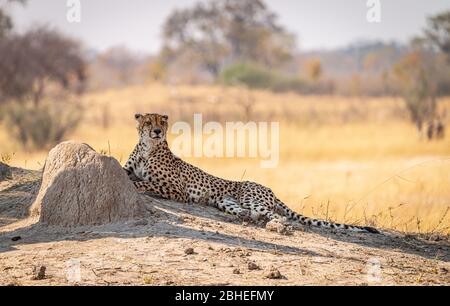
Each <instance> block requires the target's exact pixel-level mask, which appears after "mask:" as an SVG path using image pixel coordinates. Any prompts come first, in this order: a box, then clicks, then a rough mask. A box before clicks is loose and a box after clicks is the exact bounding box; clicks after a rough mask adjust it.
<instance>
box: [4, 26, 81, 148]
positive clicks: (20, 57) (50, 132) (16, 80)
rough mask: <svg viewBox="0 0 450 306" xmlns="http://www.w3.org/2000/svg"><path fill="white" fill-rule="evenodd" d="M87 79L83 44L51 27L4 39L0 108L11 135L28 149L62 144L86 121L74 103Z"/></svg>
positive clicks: (10, 35)
mask: <svg viewBox="0 0 450 306" xmlns="http://www.w3.org/2000/svg"><path fill="white" fill-rule="evenodd" d="M85 80H86V74H85V62H84V59H83V57H82V52H81V48H80V45H79V44H78V43H77V42H76V41H73V40H71V39H70V38H67V37H65V36H63V35H62V34H60V33H59V32H56V31H53V30H50V29H48V28H46V27H38V28H37V29H34V30H31V31H28V32H26V33H25V34H23V35H19V34H9V35H7V36H6V37H3V38H2V39H1V40H0V106H1V107H2V111H1V113H2V115H3V119H2V120H4V121H5V124H6V125H7V126H8V131H9V132H10V133H11V135H13V136H14V137H15V138H16V139H17V140H18V141H19V142H20V143H22V144H23V145H24V146H25V147H26V148H32V149H42V148H46V147H47V146H50V145H54V144H56V143H58V142H60V141H61V140H62V139H63V138H64V136H65V135H66V134H67V133H68V132H70V131H71V130H73V129H74V128H75V127H76V126H77V124H78V123H79V121H80V119H81V108H80V106H79V105H78V104H76V103H71V102H72V100H73V98H75V97H76V96H77V95H78V94H80V93H82V91H83V89H84V84H85Z"/></svg>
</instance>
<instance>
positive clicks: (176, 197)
mask: <svg viewBox="0 0 450 306" xmlns="http://www.w3.org/2000/svg"><path fill="white" fill-rule="evenodd" d="M133 184H134V187H136V189H137V190H138V191H139V192H144V193H149V194H150V195H153V196H157V197H161V198H163V199H167V200H172V201H177V202H181V203H186V197H185V196H184V195H183V193H182V192H179V191H178V190H176V189H175V188H174V187H164V186H160V185H157V184H154V183H152V181H146V182H143V181H140V182H133Z"/></svg>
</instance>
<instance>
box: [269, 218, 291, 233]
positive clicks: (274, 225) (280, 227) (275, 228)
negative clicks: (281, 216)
mask: <svg viewBox="0 0 450 306" xmlns="http://www.w3.org/2000/svg"><path fill="white" fill-rule="evenodd" d="M266 229H267V230H268V231H271V232H276V233H279V234H286V233H287V232H288V230H287V227H286V226H285V225H284V224H283V223H281V222H280V221H278V220H272V221H270V222H268V223H267V224H266Z"/></svg>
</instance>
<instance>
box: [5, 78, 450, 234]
mask: <svg viewBox="0 0 450 306" xmlns="http://www.w3.org/2000/svg"><path fill="white" fill-rule="evenodd" d="M80 103H81V104H82V106H83V109H84V119H83V122H82V124H81V125H80V126H79V127H78V128H77V130H76V131H75V132H74V133H72V134H71V135H70V136H69V137H68V139H73V140H77V141H81V142H85V143H88V144H90V145H91V146H92V147H94V148H95V149H96V150H97V151H99V152H101V153H103V154H106V155H111V156H113V157H115V158H117V159H118V160H119V161H120V162H121V163H122V164H123V163H124V162H125V161H126V159H127V157H128V155H129V153H130V152H131V151H132V150H133V147H134V145H135V144H136V142H137V134H136V129H135V122H134V114H135V113H137V112H159V113H164V114H168V115H169V116H170V121H171V123H173V122H176V121H187V122H191V121H192V120H193V115H194V113H201V114H202V115H203V123H206V122H208V121H218V122H226V121H233V122H236V121H256V122H259V121H268V122H279V123H280V161H279V165H278V166H277V167H276V168H274V169H262V168H261V167H260V159H250V158H234V159H226V158H223V159H220V160H219V159H211V158H187V159H186V160H187V161H189V162H191V163H193V164H195V165H197V166H199V167H201V168H202V169H204V170H206V171H208V172H209V173H211V174H214V175H217V176H221V177H224V178H227V179H232V180H251V181H256V182H258V183H261V184H263V185H266V186H268V187H270V188H272V189H273V190H274V192H275V193H276V194H277V195H278V196H279V198H280V199H282V200H283V201H284V202H285V203H286V204H288V205H289V206H290V207H292V208H294V209H295V210H297V211H298V212H301V213H304V214H306V215H308V216H314V217H317V218H324V219H330V220H333V221H337V222H347V223H348V222H351V223H361V224H370V225H374V226H378V227H382V228H390V229H396V230H400V231H405V232H418V233H425V232H426V233H430V232H433V233H443V234H448V233H450V212H449V209H450V137H449V136H448V134H447V136H446V138H445V139H444V140H441V141H436V140H435V141H426V140H425V139H420V137H419V136H418V134H417V132H416V129H415V127H414V125H413V124H411V123H410V122H409V121H408V115H407V112H406V110H405V108H404V104H403V102H402V100H401V99H400V98H390V97H385V98H364V97H360V98H347V97H337V96H328V97H327V96H320V97H315V96H299V95H295V94H276V93H269V92H265V91H251V92H250V91H248V90H246V89H239V88H225V87H218V86H217V87H211V86H179V87H172V86H166V85H161V84H157V83H155V84H150V85H146V86H135V87H125V88H121V89H110V90H106V91H97V92H90V93H87V94H86V95H85V96H83V97H82V101H81V102H80ZM440 107H441V108H443V109H449V108H450V98H444V99H441V100H440ZM447 121H448V118H447ZM447 125H448V124H447ZM173 137H174V135H171V136H169V143H170V140H171V139H173ZM205 138H206V136H205ZM0 143H1V144H2V145H1V147H0V153H1V155H2V160H3V161H6V162H8V163H9V164H11V165H13V166H17V167H22V168H29V169H40V168H42V167H43V165H44V161H45V157H46V154H47V151H40V152H34V151H30V152H25V151H24V150H23V149H22V148H21V147H20V145H19V144H18V143H17V142H15V141H14V140H13V139H12V137H11V136H10V135H9V134H8V132H7V130H6V128H5V127H4V126H0Z"/></svg>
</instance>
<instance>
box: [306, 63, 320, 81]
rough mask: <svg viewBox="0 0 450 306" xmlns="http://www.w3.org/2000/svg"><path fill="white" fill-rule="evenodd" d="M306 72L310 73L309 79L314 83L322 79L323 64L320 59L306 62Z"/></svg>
mask: <svg viewBox="0 0 450 306" xmlns="http://www.w3.org/2000/svg"><path fill="white" fill-rule="evenodd" d="M306 71H307V73H308V77H309V79H310V80H311V81H313V82H314V83H317V82H318V81H319V80H320V78H321V77H322V73H323V70H322V64H321V62H320V60H319V59H316V58H314V59H310V60H308V61H307V62H306Z"/></svg>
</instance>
